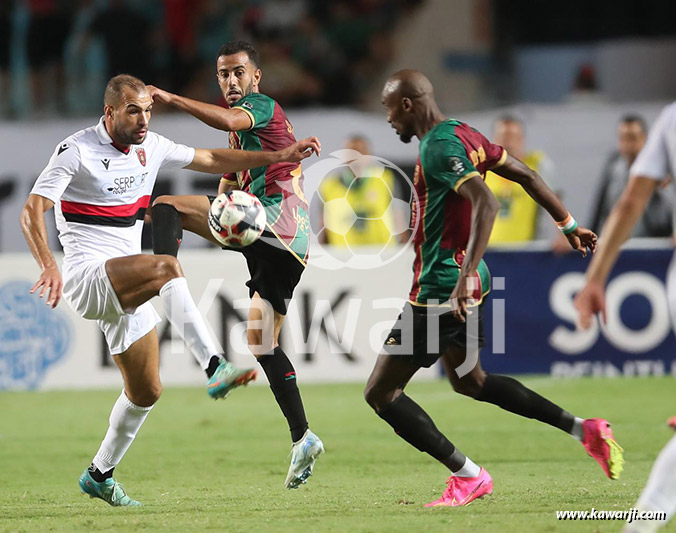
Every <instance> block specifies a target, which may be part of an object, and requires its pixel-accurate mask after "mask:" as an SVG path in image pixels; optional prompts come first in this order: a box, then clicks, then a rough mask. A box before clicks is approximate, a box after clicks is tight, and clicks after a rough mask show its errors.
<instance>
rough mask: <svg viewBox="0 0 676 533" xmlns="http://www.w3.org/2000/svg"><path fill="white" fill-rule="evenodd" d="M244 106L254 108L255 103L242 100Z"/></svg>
mask: <svg viewBox="0 0 676 533" xmlns="http://www.w3.org/2000/svg"><path fill="white" fill-rule="evenodd" d="M242 107H244V108H246V109H253V104H252V103H251V102H242Z"/></svg>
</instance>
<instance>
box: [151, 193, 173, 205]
mask: <svg viewBox="0 0 676 533" xmlns="http://www.w3.org/2000/svg"><path fill="white" fill-rule="evenodd" d="M160 204H165V205H171V206H174V199H173V197H172V196H169V195H168V194H163V195H161V196H158V197H157V198H155V201H154V202H153V207H155V206H157V205H160ZM174 207H176V206H174Z"/></svg>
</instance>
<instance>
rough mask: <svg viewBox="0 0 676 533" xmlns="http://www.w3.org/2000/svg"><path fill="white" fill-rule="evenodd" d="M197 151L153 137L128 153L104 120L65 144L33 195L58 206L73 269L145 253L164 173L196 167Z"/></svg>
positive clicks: (56, 211)
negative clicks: (150, 212)
mask: <svg viewBox="0 0 676 533" xmlns="http://www.w3.org/2000/svg"><path fill="white" fill-rule="evenodd" d="M194 157H195V149H194V148H189V147H187V146H185V145H182V144H176V143H174V142H172V141H170V140H169V139H167V138H165V137H162V136H161V135H158V134H156V133H153V132H151V131H149V132H148V133H147V134H146V138H145V140H144V141H143V143H141V144H136V145H131V146H130V147H129V149H128V150H127V151H126V152H123V151H121V150H119V149H118V148H116V147H115V146H113V140H112V139H111V138H110V135H108V132H107V131H106V128H105V125H104V122H103V117H102V118H101V120H100V121H99V123H98V124H97V125H96V126H92V127H90V128H86V129H84V130H80V131H78V132H77V133H75V134H73V135H71V136H70V137H68V138H67V139H65V140H64V141H63V142H61V143H60V144H59V145H58V146H57V147H56V150H54V153H53V154H52V157H51V159H50V160H49V164H48V165H47V167H46V168H45V169H44V170H43V171H42V173H41V174H40V176H39V177H38V179H37V181H36V182H35V185H34V186H33V189H32V190H31V194H37V195H40V196H43V197H45V198H48V199H49V200H51V201H53V202H54V204H55V205H54V216H55V218H56V227H57V229H58V231H59V240H60V241H61V245H62V246H63V251H64V265H63V266H64V273H65V271H66V270H67V268H68V266H71V265H75V264H81V263H83V262H86V261H91V260H101V259H108V258H112V257H122V256H127V255H133V254H140V253H141V231H142V228H143V217H144V215H145V212H146V209H147V208H148V206H149V203H150V195H151V193H152V190H153V187H154V185H155V179H156V178H157V173H158V172H159V170H160V169H161V168H172V167H173V168H183V167H185V166H187V165H189V164H190V163H192V161H193V158H194Z"/></svg>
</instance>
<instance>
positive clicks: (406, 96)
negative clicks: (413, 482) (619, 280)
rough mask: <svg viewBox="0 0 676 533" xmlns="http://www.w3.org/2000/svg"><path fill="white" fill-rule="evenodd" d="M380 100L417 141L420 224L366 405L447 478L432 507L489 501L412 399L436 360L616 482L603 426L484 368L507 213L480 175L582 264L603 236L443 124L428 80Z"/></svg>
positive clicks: (521, 168)
mask: <svg viewBox="0 0 676 533" xmlns="http://www.w3.org/2000/svg"><path fill="white" fill-rule="evenodd" d="M382 99H383V105H384V106H385V109H386V110H387V121H388V122H389V123H390V124H391V125H392V127H393V128H394V129H395V130H396V132H397V134H398V135H399V137H400V138H401V140H402V141H403V142H410V140H411V138H412V137H413V136H416V137H418V139H419V140H420V149H419V150H420V155H419V157H418V164H417V166H416V171H415V176H414V186H415V188H416V192H417V194H418V198H419V202H418V205H414V206H413V207H414V216H415V217H416V219H417V222H418V223H417V225H416V224H413V227H416V233H415V235H414V240H413V243H414V247H415V262H414V265H413V270H414V281H413V288H412V289H411V293H410V296H409V302H408V303H407V304H406V305H405V306H404V310H403V311H402V313H401V315H400V316H399V319H398V321H397V324H396V325H395V328H394V329H393V330H392V332H391V333H390V334H389V335H388V337H387V340H386V341H385V345H384V347H383V351H382V352H381V353H380V355H379V356H378V359H377V361H376V364H375V368H374V369H373V372H372V373H371V376H370V377H369V380H368V383H367V385H366V391H365V397H366V401H367V402H368V403H369V404H370V405H371V407H373V409H374V410H375V411H376V413H377V414H378V416H380V417H381V418H382V419H383V420H385V421H386V422H387V423H388V424H390V425H391V426H392V428H394V431H395V432H396V433H397V435H399V436H400V437H401V438H403V439H404V440H405V441H406V442H408V443H409V444H411V445H412V446H414V447H415V448H417V449H418V450H420V451H422V452H426V453H428V454H429V455H431V456H432V457H434V458H435V459H436V460H437V461H439V462H440V463H441V464H443V465H444V466H446V467H447V468H448V469H449V470H450V473H451V476H450V477H449V478H448V480H447V488H446V490H445V491H444V493H443V495H442V497H441V498H440V499H438V500H436V501H434V502H432V503H429V504H427V506H428V507H434V506H452V507H455V506H460V505H466V504H468V503H470V502H471V501H472V500H474V499H476V498H480V497H482V496H484V495H486V494H490V493H491V492H492V491H493V481H492V479H491V476H490V475H489V474H488V472H486V470H485V469H484V468H481V467H479V466H478V465H477V464H475V463H474V462H473V461H472V460H471V459H470V458H469V457H467V456H465V455H464V454H463V453H462V452H460V450H458V449H457V448H456V447H455V446H454V445H453V444H452V443H451V442H450V441H449V440H448V439H447V438H446V437H445V436H444V435H443V434H442V433H441V432H440V431H439V430H438V429H437V427H436V426H435V424H434V422H433V421H432V419H431V418H430V417H429V415H428V414H427V413H426V412H425V411H424V410H423V409H422V408H421V407H420V406H419V405H418V404H417V403H415V402H414V401H413V400H412V399H411V398H409V397H408V396H407V395H406V394H404V388H405V387H406V385H407V383H408V382H409V380H410V379H411V378H412V377H413V375H414V374H415V373H416V372H417V371H418V370H419V369H420V368H421V367H430V366H431V365H432V364H434V362H435V361H436V360H437V359H439V358H441V361H442V363H443V365H444V368H445V370H446V374H447V376H448V378H449V380H450V382H451V385H452V386H453V388H454V389H455V391H456V392H459V393H460V394H464V395H467V396H470V397H472V398H474V399H476V400H479V401H482V402H489V403H492V404H494V405H497V406H499V407H501V408H503V409H505V410H507V411H511V412H513V413H516V414H518V415H521V416H524V417H526V418H534V419H536V420H539V421H541V422H545V423H547V424H549V425H551V426H554V427H556V428H559V429H561V430H563V431H565V432H566V433H569V434H570V435H572V436H573V437H575V438H576V439H577V440H579V441H580V442H581V443H582V445H583V446H584V448H585V449H586V450H587V452H588V453H589V455H591V456H592V457H593V458H594V459H595V460H596V461H598V462H599V464H600V465H601V466H602V468H603V470H604V472H605V474H606V475H607V476H608V477H610V478H612V479H615V478H617V477H618V476H619V473H620V471H621V467H622V456H621V452H622V450H621V448H620V447H619V446H618V445H617V443H616V442H615V441H614V439H613V436H612V432H611V430H610V424H608V422H607V421H606V420H603V419H599V418H592V419H587V420H582V419H581V418H578V417H576V416H573V415H572V414H570V413H568V412H567V411H564V410H563V409H561V407H559V406H557V405H555V404H553V403H552V402H550V401H549V400H547V399H545V398H543V397H542V396H540V395H538V394H536V393H535V392H533V391H532V390H530V389H527V388H526V387H524V386H523V385H522V384H521V383H519V382H518V381H516V380H514V379H512V378H510V377H507V376H498V375H493V374H487V373H485V372H484V371H483V369H482V368H481V363H480V362H479V347H480V346H482V345H483V342H484V339H483V332H482V329H483V328H482V313H483V304H482V301H483V298H484V297H485V296H486V295H487V294H488V292H489V291H490V274H489V272H488V267H487V266H486V263H485V262H484V261H483V259H482V256H483V255H484V252H485V250H486V245H487V243H488V238H489V236H490V234H491V229H492V226H493V221H494V219H495V216H496V213H497V210H498V207H499V206H498V202H497V200H496V199H495V197H494V196H493V194H491V191H490V190H489V189H488V187H487V186H486V184H485V183H484V181H483V179H482V174H484V173H485V172H486V171H487V170H488V169H492V170H493V171H494V172H495V173H497V174H499V175H500V176H502V177H503V178H506V179H510V180H513V181H515V182H516V183H519V184H520V185H521V186H522V187H524V188H525V189H526V190H527V191H528V192H529V194H531V196H533V198H535V199H536V201H537V202H538V203H539V204H540V205H542V206H543V207H544V208H545V209H546V210H547V211H548V212H549V214H550V215H551V216H552V218H553V219H554V220H556V221H558V222H557V224H558V226H559V228H560V229H561V231H562V232H563V233H564V234H565V235H566V237H567V239H568V242H569V243H570V246H572V248H573V249H575V250H578V251H579V252H581V253H582V255H584V256H586V254H587V249H589V250H591V251H592V252H593V251H594V248H595V246H596V235H595V234H594V233H592V232H591V231H589V230H588V229H585V228H582V227H579V226H577V223H576V222H575V220H574V219H573V218H572V217H571V215H570V214H569V213H568V212H567V211H566V208H565V207H564V206H563V204H562V203H561V202H560V201H559V199H558V198H557V197H556V195H555V194H554V193H553V192H552V191H551V190H550V189H549V188H548V187H547V186H546V185H545V183H544V182H543V181H542V179H541V178H540V176H538V174H537V173H536V172H534V171H533V170H531V169H529V168H528V167H527V166H526V165H524V164H523V163H522V162H521V161H519V160H518V159H516V158H514V157H512V156H511V155H509V154H507V152H506V151H505V150H504V148H502V147H501V146H498V145H495V144H492V143H490V142H489V141H488V140H487V139H486V138H485V137H484V136H483V135H481V134H480V133H479V132H478V131H476V130H474V129H473V128H471V127H469V126H468V125H467V124H463V123H462V122H459V121H457V120H453V119H447V118H446V117H445V116H444V115H443V114H442V113H441V111H440V110H439V108H438V106H437V103H436V101H435V99H434V94H433V88H432V84H431V83H430V81H429V80H428V79H427V78H426V77H425V76H424V75H423V74H421V73H420V72H418V71H415V70H402V71H399V72H397V73H395V74H394V75H393V76H391V77H390V78H389V80H388V81H387V82H386V84H385V87H384V89H383V93H382ZM472 304H474V305H475V307H474V310H473V311H470V310H469V309H468V306H470V305H472ZM476 304H478V306H476ZM468 314H475V315H477V316H472V317H469V321H470V322H471V321H474V320H478V325H477V328H476V330H475V331H472V330H471V328H468V327H467V323H466V322H467V315H468ZM475 324H476V323H475ZM461 370H462V371H461Z"/></svg>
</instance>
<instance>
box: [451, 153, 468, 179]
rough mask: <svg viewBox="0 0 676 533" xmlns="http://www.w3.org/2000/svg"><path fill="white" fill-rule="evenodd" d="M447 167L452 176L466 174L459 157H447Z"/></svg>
mask: <svg viewBox="0 0 676 533" xmlns="http://www.w3.org/2000/svg"><path fill="white" fill-rule="evenodd" d="M448 166H449V167H450V169H451V172H453V174H456V175H458V176H459V175H461V174H464V173H465V172H466V169H465V164H464V163H463V162H462V160H461V159H460V158H459V157H449V158H448Z"/></svg>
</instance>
